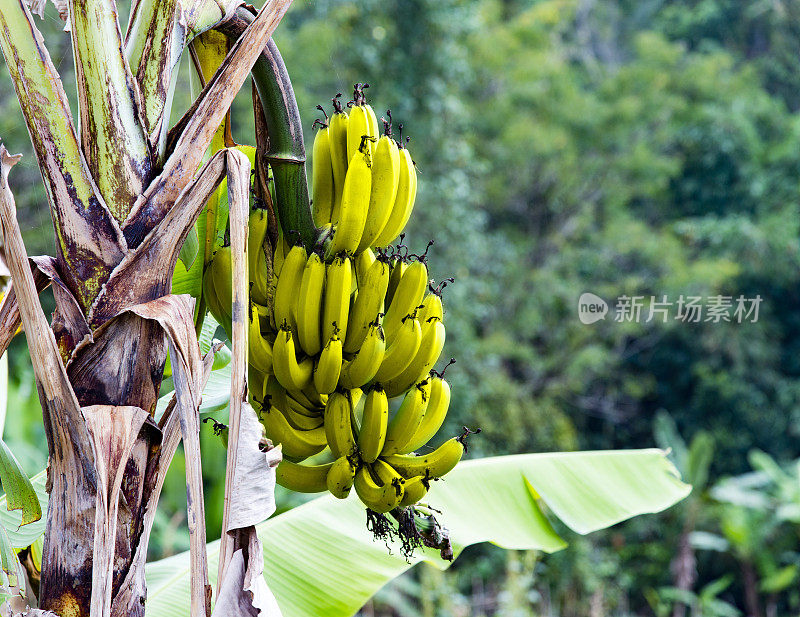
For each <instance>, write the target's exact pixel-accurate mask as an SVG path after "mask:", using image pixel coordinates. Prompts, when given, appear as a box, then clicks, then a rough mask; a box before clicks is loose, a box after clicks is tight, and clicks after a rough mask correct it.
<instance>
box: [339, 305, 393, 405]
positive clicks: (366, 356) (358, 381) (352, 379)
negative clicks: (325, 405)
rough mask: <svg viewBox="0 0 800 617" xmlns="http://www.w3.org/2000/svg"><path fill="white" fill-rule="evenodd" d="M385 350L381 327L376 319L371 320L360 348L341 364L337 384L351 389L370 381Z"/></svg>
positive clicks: (379, 364)
mask: <svg viewBox="0 0 800 617" xmlns="http://www.w3.org/2000/svg"><path fill="white" fill-rule="evenodd" d="M385 351H386V341H385V339H384V336H383V329H382V328H381V326H380V325H379V324H378V322H377V321H375V322H373V323H372V325H371V326H370V328H369V331H368V333H367V337H366V338H365V339H364V343H363V344H362V345H361V349H359V350H358V353H356V355H355V356H354V357H353V359H352V360H348V361H346V362H345V363H344V365H343V366H342V373H341V375H340V376H339V384H340V385H341V386H342V387H343V388H347V389H349V390H352V389H353V388H360V387H361V386H363V385H365V384H367V383H369V382H370V380H371V379H372V378H373V377H374V376H375V373H377V372H378V369H379V368H380V366H381V362H382V361H383V354H384V353H385Z"/></svg>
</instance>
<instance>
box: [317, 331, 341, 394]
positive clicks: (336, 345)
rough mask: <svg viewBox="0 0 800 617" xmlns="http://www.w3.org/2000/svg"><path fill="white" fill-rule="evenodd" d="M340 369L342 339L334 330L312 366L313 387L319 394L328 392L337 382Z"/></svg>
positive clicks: (332, 389)
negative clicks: (313, 366) (314, 365)
mask: <svg viewBox="0 0 800 617" xmlns="http://www.w3.org/2000/svg"><path fill="white" fill-rule="evenodd" d="M341 370H342V339H340V338H339V335H338V334H336V333H335V332H334V334H333V336H332V337H331V338H330V339H329V340H328V342H327V344H326V345H325V348H324V349H323V350H322V353H321V354H320V356H319V359H318V360H317V365H316V367H315V368H314V388H315V389H316V390H317V392H319V393H320V394H330V393H331V392H333V391H334V390H335V389H336V384H337V383H339V376H340V373H341Z"/></svg>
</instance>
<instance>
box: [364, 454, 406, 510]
mask: <svg viewBox="0 0 800 617" xmlns="http://www.w3.org/2000/svg"><path fill="white" fill-rule="evenodd" d="M353 485H354V486H355V489H356V493H357V494H358V497H359V499H361V501H362V502H363V503H364V505H366V506H367V507H368V508H369V509H370V510H374V511H375V512H379V513H381V514H383V513H386V512H389V511H390V510H394V509H395V508H396V507H397V504H399V503H400V498H399V497H398V495H397V490H396V489H395V487H394V486H393V485H391V484H384V485H380V484H378V483H377V482H376V481H375V479H374V478H373V477H372V474H371V472H370V469H369V465H362V466H361V467H360V468H359V470H358V472H356V479H355V482H354V483H353Z"/></svg>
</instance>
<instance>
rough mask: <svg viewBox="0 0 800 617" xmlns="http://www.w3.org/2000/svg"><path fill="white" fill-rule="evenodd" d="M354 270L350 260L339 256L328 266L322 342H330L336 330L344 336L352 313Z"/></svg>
mask: <svg viewBox="0 0 800 617" xmlns="http://www.w3.org/2000/svg"><path fill="white" fill-rule="evenodd" d="M352 285H353V268H352V265H351V262H350V258H349V257H346V256H337V257H336V258H335V259H334V260H333V262H332V263H330V264H328V267H327V271H326V278H325V292H324V301H323V310H322V340H323V341H329V340H330V339H331V338H332V337H333V333H334V331H335V330H336V329H338V330H339V332H340V333H341V334H342V336H344V333H345V332H347V317H348V315H349V313H350V291H351V289H352Z"/></svg>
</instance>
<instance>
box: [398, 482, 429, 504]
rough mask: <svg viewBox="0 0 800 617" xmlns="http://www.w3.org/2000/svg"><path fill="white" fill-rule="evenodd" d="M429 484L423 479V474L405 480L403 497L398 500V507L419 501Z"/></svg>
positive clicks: (426, 491)
mask: <svg viewBox="0 0 800 617" xmlns="http://www.w3.org/2000/svg"><path fill="white" fill-rule="evenodd" d="M430 486H431V485H430V482H428V480H426V479H425V476H414V477H413V478H411V479H409V480H406V483H405V485H404V486H403V499H402V500H401V501H400V507H401V508H406V507H408V506H413V505H414V504H417V503H419V501H420V499H422V498H423V497H425V495H426V494H427V493H428V489H429V488H430Z"/></svg>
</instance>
